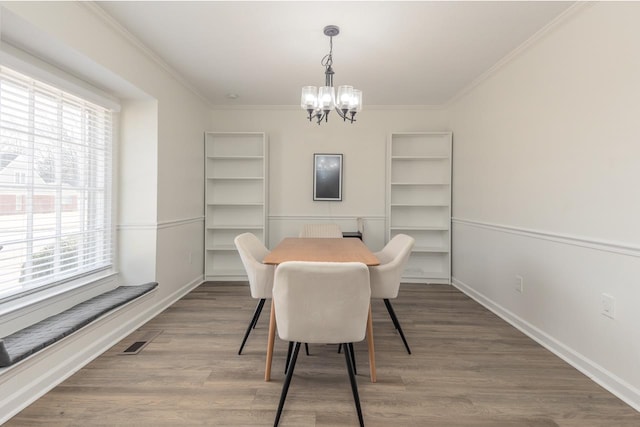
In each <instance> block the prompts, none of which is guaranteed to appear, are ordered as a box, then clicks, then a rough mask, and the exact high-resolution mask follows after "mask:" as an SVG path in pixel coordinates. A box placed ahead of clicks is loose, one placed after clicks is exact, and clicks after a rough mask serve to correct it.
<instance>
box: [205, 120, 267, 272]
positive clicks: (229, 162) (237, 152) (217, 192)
mask: <svg viewBox="0 0 640 427" xmlns="http://www.w3.org/2000/svg"><path fill="white" fill-rule="evenodd" d="M267 153H268V146H267V138H266V135H265V134H264V133H257V132H246V133H245V132H238V133H217V132H207V133H206V134H205V159H206V162H205V177H206V179H205V201H206V202H205V203H206V205H205V207H206V212H205V238H204V247H205V262H204V269H205V271H204V275H205V278H206V280H244V279H246V272H245V270H244V267H243V265H242V261H241V259H240V256H239V254H238V252H237V250H236V247H235V245H234V243H233V239H234V238H235V236H237V235H239V234H242V233H247V232H249V233H253V234H255V235H256V236H257V237H258V238H259V239H260V240H262V241H263V242H264V240H265V238H266V235H267V231H266V228H267V204H266V200H268V197H267V177H268V173H267V168H268V160H267Z"/></svg>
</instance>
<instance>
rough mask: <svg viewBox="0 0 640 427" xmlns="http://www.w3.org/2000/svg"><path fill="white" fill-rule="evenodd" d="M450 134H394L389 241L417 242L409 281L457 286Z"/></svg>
mask: <svg viewBox="0 0 640 427" xmlns="http://www.w3.org/2000/svg"><path fill="white" fill-rule="evenodd" d="M451 141H452V135H451V133H450V132H419V133H393V134H391V135H390V137H389V140H388V144H387V241H388V240H389V239H391V238H392V237H393V236H395V235H396V234H400V233H402V234H407V235H410V236H412V237H413V238H414V239H416V244H415V246H414V248H413V252H412V254H411V257H410V259H409V262H408V264H407V267H406V268H405V271H404V275H403V281H406V282H413V283H450V282H451V154H452V151H451Z"/></svg>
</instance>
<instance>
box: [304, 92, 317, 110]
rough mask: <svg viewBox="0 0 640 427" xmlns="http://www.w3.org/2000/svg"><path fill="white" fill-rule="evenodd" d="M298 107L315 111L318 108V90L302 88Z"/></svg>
mask: <svg viewBox="0 0 640 427" xmlns="http://www.w3.org/2000/svg"><path fill="white" fill-rule="evenodd" d="M300 106H301V107H302V108H304V109H305V110H315V109H316V108H318V88H317V87H315V86H305V87H303V88H302V96H301V97H300Z"/></svg>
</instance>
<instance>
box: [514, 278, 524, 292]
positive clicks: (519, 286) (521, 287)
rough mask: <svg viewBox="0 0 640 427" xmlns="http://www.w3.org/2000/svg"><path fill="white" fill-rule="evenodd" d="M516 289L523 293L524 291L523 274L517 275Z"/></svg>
mask: <svg viewBox="0 0 640 427" xmlns="http://www.w3.org/2000/svg"><path fill="white" fill-rule="evenodd" d="M514 289H515V290H516V292H520V293H523V292H524V279H523V278H522V276H518V275H516V280H515V282H514Z"/></svg>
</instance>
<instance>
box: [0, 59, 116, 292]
mask: <svg viewBox="0 0 640 427" xmlns="http://www.w3.org/2000/svg"><path fill="white" fill-rule="evenodd" d="M111 153H112V113H111V111H109V110H107V109H105V108H103V107H101V106H98V105H96V104H93V103H91V102H88V101H86V100H83V99H81V98H78V97H77V96H74V95H71V94H69V93H66V92H64V91H62V90H59V89H56V88H55V87H52V86H50V85H47V84H45V83H43V82H39V81H37V80H34V79H32V78H30V77H27V76H25V75H23V74H20V73H18V72H16V71H13V70H11V69H9V68H6V67H3V66H0V299H3V298H6V297H11V296H15V295H16V294H21V293H25V292H30V291H33V290H35V289H40V288H42V287H49V286H52V285H56V284H59V283H63V282H67V281H70V280H74V279H76V278H79V277H82V276H85V275H89V274H91V273H94V272H98V271H100V270H104V269H108V268H110V267H111V265H112V260H113V247H112V246H113V245H112V243H113V233H112V218H111V213H112V204H111Z"/></svg>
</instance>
